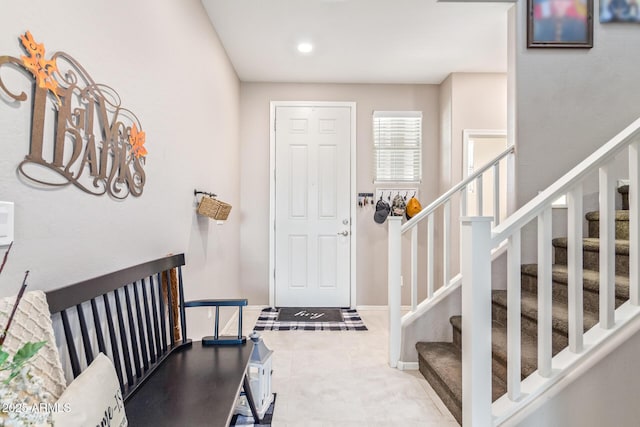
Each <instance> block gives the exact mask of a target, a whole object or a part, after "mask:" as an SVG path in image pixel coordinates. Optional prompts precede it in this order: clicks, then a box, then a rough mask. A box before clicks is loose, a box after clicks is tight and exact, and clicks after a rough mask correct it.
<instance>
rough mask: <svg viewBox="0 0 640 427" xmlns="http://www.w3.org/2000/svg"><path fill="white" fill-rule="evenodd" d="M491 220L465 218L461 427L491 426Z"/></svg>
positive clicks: (462, 254) (462, 252) (463, 241)
mask: <svg viewBox="0 0 640 427" xmlns="http://www.w3.org/2000/svg"><path fill="white" fill-rule="evenodd" d="M492 219H493V218H491V217H472V218H469V217H465V218H462V219H461V220H462V248H461V256H462V258H463V259H464V262H463V267H464V268H463V270H462V277H463V285H462V348H463V349H464V351H463V352H462V401H463V405H462V425H464V426H472V427H473V426H489V425H492V421H493V419H492V415H491V361H492V359H491V220H492Z"/></svg>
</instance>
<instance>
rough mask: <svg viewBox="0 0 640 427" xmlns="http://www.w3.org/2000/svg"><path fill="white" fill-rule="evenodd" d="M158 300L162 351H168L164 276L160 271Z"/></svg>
mask: <svg viewBox="0 0 640 427" xmlns="http://www.w3.org/2000/svg"><path fill="white" fill-rule="evenodd" d="M158 300H159V301H160V339H161V340H162V341H161V342H162V353H164V352H166V351H167V322H166V321H165V316H164V313H166V311H165V308H164V297H163V296H162V276H161V274H160V273H158Z"/></svg>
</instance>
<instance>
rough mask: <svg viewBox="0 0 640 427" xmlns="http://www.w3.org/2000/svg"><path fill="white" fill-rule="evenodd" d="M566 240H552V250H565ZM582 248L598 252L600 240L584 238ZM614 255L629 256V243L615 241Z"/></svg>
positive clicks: (561, 238) (563, 238)
mask: <svg viewBox="0 0 640 427" xmlns="http://www.w3.org/2000/svg"><path fill="white" fill-rule="evenodd" d="M567 242H568V239H567V238H566V237H556V238H555V239H553V241H552V243H553V247H554V248H563V249H566V248H567ZM582 247H583V249H584V250H585V251H589V252H599V251H600V239H598V238H597V237H585V238H583V239H582ZM616 255H629V241H628V240H622V239H616Z"/></svg>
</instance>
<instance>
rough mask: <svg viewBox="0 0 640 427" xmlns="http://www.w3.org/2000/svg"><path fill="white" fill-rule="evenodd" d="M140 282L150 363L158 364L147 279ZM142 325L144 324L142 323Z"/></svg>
mask: <svg viewBox="0 0 640 427" xmlns="http://www.w3.org/2000/svg"><path fill="white" fill-rule="evenodd" d="M140 282H141V285H142V303H143V305H144V320H145V326H146V329H147V343H148V344H149V361H150V362H151V363H156V354H155V349H154V343H153V330H152V328H153V326H152V325H151V315H150V314H149V299H148V294H147V281H146V280H145V279H142V280H141V281H140ZM136 297H137V295H136ZM140 323H142V321H140Z"/></svg>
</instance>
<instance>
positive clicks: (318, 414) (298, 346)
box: [234, 308, 458, 427]
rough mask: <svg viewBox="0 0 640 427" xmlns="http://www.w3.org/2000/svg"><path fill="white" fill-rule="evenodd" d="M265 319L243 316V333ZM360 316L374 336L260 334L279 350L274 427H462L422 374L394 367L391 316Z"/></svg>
mask: <svg viewBox="0 0 640 427" xmlns="http://www.w3.org/2000/svg"><path fill="white" fill-rule="evenodd" d="M259 312H260V310H259V309H251V308H249V309H246V310H244V316H243V317H244V319H243V325H244V329H245V330H244V331H243V333H244V334H248V333H250V332H251V330H252V329H253V325H254V324H255V320H256V319H257V317H258V314H259ZM359 313H360V315H361V316H362V319H363V320H364V322H365V325H366V326H367V328H368V329H369V330H368V331H335V332H333V331H318V332H316V331H262V332H261V335H262V337H263V338H264V341H265V343H266V344H267V346H268V347H269V348H271V349H272V350H274V355H273V378H272V380H273V383H272V389H273V391H274V392H275V393H277V394H278V400H277V402H276V407H275V411H274V418H273V426H274V427H299V426H300V427H301V426H304V427H334V426H335V427H339V426H349V427H361V426H362V427H364V426H367V427H369V426H370V427H374V426H375V427H378V426H380V427H382V426H403V427H404V426H407V427H413V426H416V427H417V426H421V427H431V426H433V427H435V426H438V427H440V426H444V427H454V426H458V423H457V422H456V421H455V419H454V418H453V416H452V415H451V414H450V413H449V411H448V410H447V409H446V407H445V406H444V404H443V403H442V402H441V401H440V399H439V398H438V397H437V395H436V394H435V392H434V391H433V390H432V389H431V387H430V386H429V384H428V383H427V382H426V380H425V379H424V377H422V375H421V374H420V372H418V371H399V370H397V369H392V368H390V367H389V366H388V364H387V339H388V338H387V337H388V331H387V311H386V310H382V309H380V310H373V309H369V310H359ZM234 326H235V325H234Z"/></svg>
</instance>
